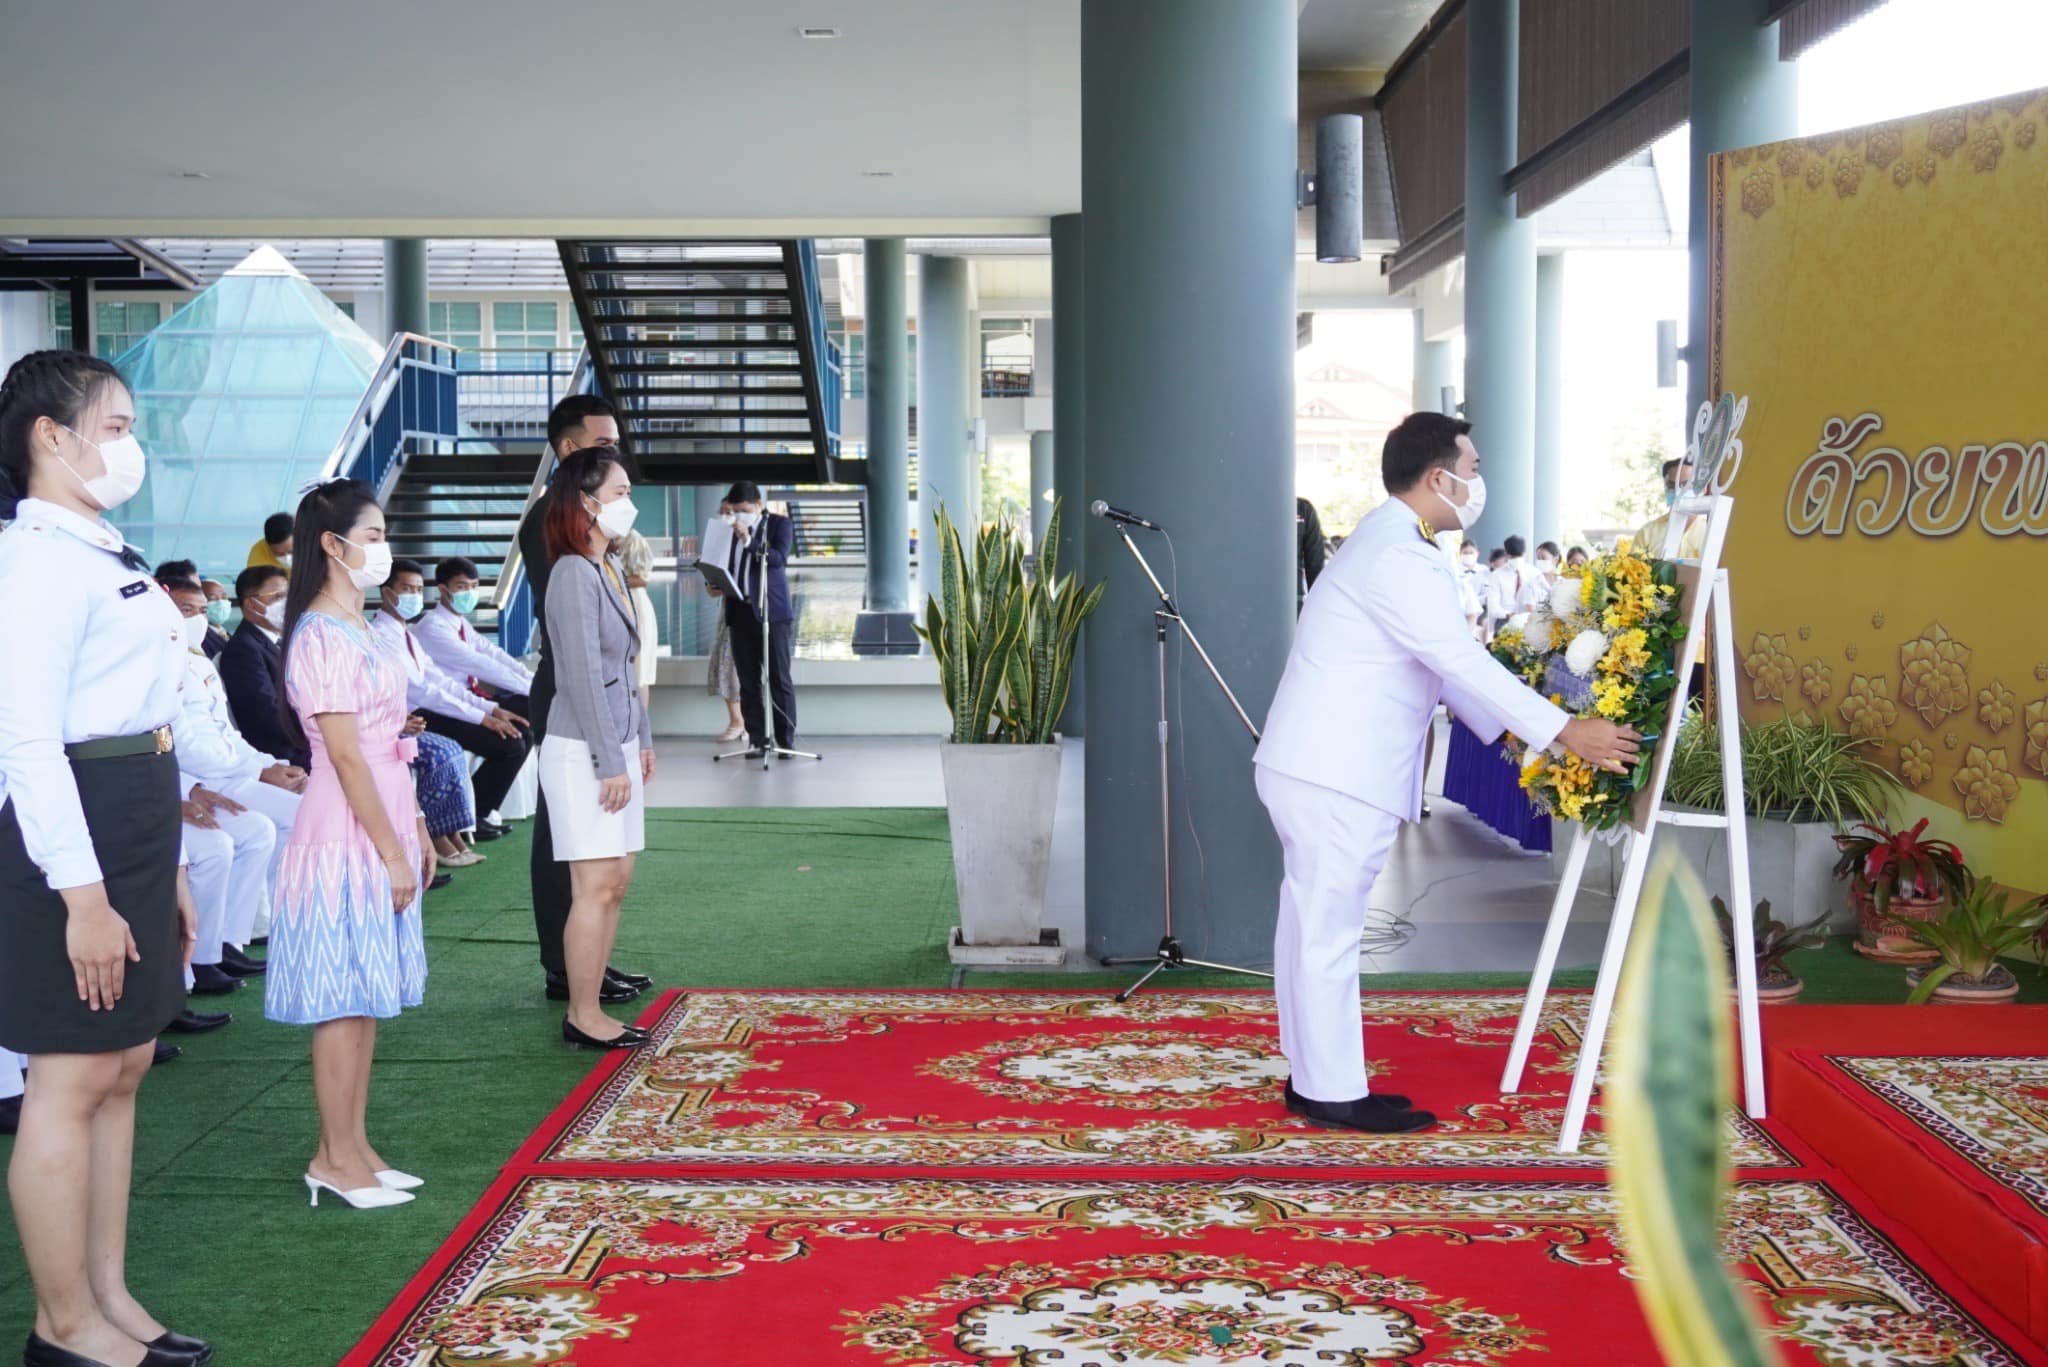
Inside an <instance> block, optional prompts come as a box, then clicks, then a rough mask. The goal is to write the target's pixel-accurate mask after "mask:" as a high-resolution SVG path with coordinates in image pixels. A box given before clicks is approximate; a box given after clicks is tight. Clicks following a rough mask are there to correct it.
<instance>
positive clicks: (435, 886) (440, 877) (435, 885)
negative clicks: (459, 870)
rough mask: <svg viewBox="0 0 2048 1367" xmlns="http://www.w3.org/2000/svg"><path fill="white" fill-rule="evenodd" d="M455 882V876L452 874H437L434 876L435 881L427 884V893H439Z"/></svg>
mask: <svg viewBox="0 0 2048 1367" xmlns="http://www.w3.org/2000/svg"><path fill="white" fill-rule="evenodd" d="M454 881H455V875H454V874H452V873H437V874H435V875H434V881H433V882H431V883H429V884H427V891H428V892H439V891H440V890H441V889H442V888H445V887H447V886H448V885H449V884H450V883H452V882H454Z"/></svg>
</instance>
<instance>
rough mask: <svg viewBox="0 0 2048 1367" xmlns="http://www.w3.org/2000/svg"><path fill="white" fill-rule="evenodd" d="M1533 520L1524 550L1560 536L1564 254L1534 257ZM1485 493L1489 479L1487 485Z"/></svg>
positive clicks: (1562, 449)
mask: <svg viewBox="0 0 2048 1367" xmlns="http://www.w3.org/2000/svg"><path fill="white" fill-rule="evenodd" d="M1535 430H1536V462H1535V476H1536V479H1535V485H1536V488H1535V494H1536V497H1535V516H1534V520H1533V521H1532V522H1531V524H1530V526H1531V531H1532V533H1533V534H1532V535H1531V536H1530V538H1529V548H1530V549H1531V550H1534V549H1535V548H1536V544H1537V543H1538V542H1541V541H1555V540H1557V539H1558V538H1559V537H1561V536H1563V535H1564V528H1563V523H1562V518H1561V516H1560V515H1559V512H1558V508H1559V506H1560V504H1561V502H1562V498H1563V494H1564V254H1563V253H1562V252H1549V253H1546V254H1545V255H1542V256H1539V257H1537V258H1536V429H1535ZM1487 483H1488V486H1489V489H1490V487H1491V484H1492V481H1491V480H1489V481H1488V482H1487Z"/></svg>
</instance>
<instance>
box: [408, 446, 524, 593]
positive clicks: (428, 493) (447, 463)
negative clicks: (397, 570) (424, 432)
mask: <svg viewBox="0 0 2048 1367" xmlns="http://www.w3.org/2000/svg"><path fill="white" fill-rule="evenodd" d="M539 459H540V452H539V450H538V449H528V450H519V451H477V452H473V453H471V452H450V453H446V454H434V455H418V456H413V457H412V458H411V459H409V460H408V461H406V463H405V467H404V468H403V469H402V470H401V471H400V472H399V475H398V482H397V483H396V484H395V485H393V486H392V490H391V494H390V497H389V498H388V499H387V500H386V501H385V504H384V525H385V536H384V539H385V540H386V541H388V542H389V543H390V544H391V553H392V554H393V555H395V556H398V557H400V558H402V559H412V560H417V561H419V562H420V564H421V565H423V566H424V567H425V569H426V572H427V582H428V583H429V584H431V583H432V582H433V580H434V566H435V564H436V563H437V562H439V561H441V560H444V559H446V558H448V557H449V556H455V555H460V556H466V557H468V558H469V559H471V560H474V561H475V562H476V571H477V579H478V581H479V590H480V592H479V594H478V603H479V606H478V608H477V611H476V615H475V617H474V618H473V619H472V620H473V621H474V623H475V625H476V627H477V629H478V630H480V631H496V630H497V627H498V612H497V598H496V595H495V592H494V590H495V589H496V587H497V583H498V579H499V576H500V575H501V574H502V572H503V570H504V567H505V558H506V555H507V554H508V551H509V548H510V546H511V545H512V542H513V540H514V538H515V537H517V535H518V533H519V518H520V515H521V514H522V513H523V512H524V511H525V509H526V497H527V491H528V489H529V488H530V487H531V486H532V483H533V467H534V463H535V462H536V461H537V460H539Z"/></svg>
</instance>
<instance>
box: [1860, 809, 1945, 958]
mask: <svg viewBox="0 0 2048 1367" xmlns="http://www.w3.org/2000/svg"><path fill="white" fill-rule="evenodd" d="M1835 846H1836V848H1837V849H1839V850H1840V851H1841V857H1840V858H1838V859H1837V860H1836V861H1835V877H1836V878H1838V879H1842V880H1844V881H1846V882H1847V883H1848V884H1849V904H1850V905H1851V906H1853V907H1854V908H1855V909H1856V932H1857V933H1856V952H1857V953H1858V954H1861V955H1863V956H1864V957H1865V958H1867V959H1877V960H1879V961H1881V962H1885V963H1907V964H1912V963H1932V962H1934V960H1935V959H1937V958H1939V957H1940V955H1939V954H1938V953H1937V952H1936V951H1935V950H1934V949H1932V948H1931V947H1929V946H1928V945H1926V944H1924V943H1923V942H1921V941H1920V939H1919V938H1918V937H1917V936H1916V935H1915V933H1914V927H1915V926H1918V925H1924V924H1926V923H1927V922H1929V921H1933V920H1937V919H1938V918H1939V917H1940V916H1941V913H1942V909H1943V908H1944V907H1946V906H1947V905H1948V904H1949V903H1950V902H1952V901H1953V900H1954V899H1955V898H1956V897H1958V896H1960V895H1961V893H1962V892H1963V890H1964V889H1965V888H1966V887H1968V886H1969V881H1970V874H1969V871H1968V870H1967V869H1966V868H1964V866H1963V852H1962V851H1961V850H1959V849H1957V848H1956V847H1955V845H1954V844H1953V843H1952V842H1950V841H1947V840H1934V839H1929V838H1928V836H1927V820H1926V818H1924V817H1923V818H1921V819H1920V820H1919V821H1916V822H1914V823H1913V825H1912V826H1911V827H1910V828H1909V829H1906V830H1893V829H1892V828H1891V827H1889V826H1887V825H1885V824H1884V823H1883V822H1881V821H1878V822H1872V821H1866V822H1863V823H1862V824H1860V825H1858V826H1857V827H1855V828H1854V829H1853V830H1851V831H1849V832H1848V833H1847V834H1845V835H1838V836H1836V837H1835Z"/></svg>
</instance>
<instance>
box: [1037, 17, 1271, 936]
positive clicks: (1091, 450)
mask: <svg viewBox="0 0 2048 1367" xmlns="http://www.w3.org/2000/svg"><path fill="white" fill-rule="evenodd" d="M1296 11H1297V6H1296V2H1295V0H1082V5H1081V202H1082V204H1083V205H1084V206H1085V208H1086V217H1085V219H1084V220H1083V222H1082V225H1081V232H1082V241H1083V252H1084V256H1085V260H1086V267H1085V269H1086V273H1087V290H1086V298H1085V301H1084V304H1083V319H1084V321H1083V327H1084V328H1085V331H1086V337H1085V340H1084V341H1083V343H1082V359H1083V364H1084V366H1085V368H1086V372H1087V408H1086V418H1085V431H1086V434H1087V452H1086V470H1087V472H1086V479H1085V483H1086V493H1087V496H1088V498H1089V499H1096V498H1100V499H1105V500H1107V501H1108V502H1110V503H1112V504H1116V505H1118V506H1121V507H1124V508H1129V509H1131V510H1133V511H1136V512H1138V513H1141V514H1143V515H1145V516H1147V517H1150V518H1152V519H1154V520H1156V521H1158V522H1159V523H1161V524H1162V525H1164V526H1165V527H1167V528H1168V529H1169V530H1170V531H1171V532H1172V534H1173V540H1174V544H1175V545H1176V546H1177V547H1178V550H1179V566H1178V570H1179V573H1178V580H1179V589H1178V601H1179V604H1180V606H1181V608H1182V609H1183V610H1184V611H1185V612H1186V613H1187V614H1188V618H1189V620H1190V621H1191V622H1192V623H1193V625H1194V627H1195V629H1196V630H1197V631H1198V632H1199V633H1200V634H1201V637H1202V641H1203V643H1204V644H1205V645H1206V646H1207V647H1208V649H1209V652H1210V654H1211V655H1212V656H1213V657H1214V658H1215V661H1216V665H1217V667H1218V669H1219V670H1220V671H1221V673H1222V674H1223V677H1224V678H1226V679H1228V680H1229V681H1230V683H1231V685H1232V687H1233V688H1235V689H1236V690H1237V692H1238V695H1239V697H1240V698H1241V699H1242V700H1243V702H1244V706H1245V709H1246V710H1247V711H1248V712H1249V713H1250V714H1251V716H1252V718H1253V719H1254V720H1255V721H1263V720H1264V718H1265V715H1266V709H1267V706H1268V704H1269V703H1270V702H1271V701H1272V697H1273V690H1274V688H1275V686H1276V685H1277V684H1278V682H1279V678H1280V673H1281V670H1282V668H1283V667H1284V666H1285V664H1286V659H1287V650H1288V646H1289V644H1290V642H1291V640H1292V635H1293V626H1294V573H1295V570H1294V554H1295V537H1294V474H1293V470H1294V258H1295V242H1294V224H1295V216H1294V183H1295V115H1296V107H1295V24H1296ZM1054 231H1055V233H1056V234H1057V233H1058V231H1059V226H1058V224H1057V223H1056V224H1055V225H1054ZM1057 244H1058V238H1057V237H1055V248H1054V250H1055V252H1057V250H1058V245H1057ZM1055 262H1056V265H1055V269H1056V270H1057V257H1055ZM1057 288H1058V281H1057V280H1056V281H1055V289H1056V290H1057ZM1055 307H1057V300H1056V301H1055ZM1071 331H1072V329H1071V328H1070V327H1069V326H1068V325H1067V324H1066V323H1065V322H1062V323H1061V325H1060V338H1064V337H1066V336H1068V335H1070V334H1071ZM1060 338H1056V339H1055V344H1056V345H1057V344H1059V341H1060ZM1063 383H1064V381H1062V384H1063ZM1059 441H1060V445H1061V446H1064V445H1065V437H1064V435H1063V434H1062V435H1061V436H1060V438H1059ZM1087 527H1088V550H1087V558H1088V573H1089V577H1090V578H1091V579H1094V578H1100V579H1104V580H1106V581H1107V582H1108V586H1109V587H1108V591H1107V593H1106V594H1105V596H1104V598H1103V602H1102V607H1101V610H1100V611H1099V612H1098V613H1097V614H1096V616H1095V619H1094V621H1093V622H1092V623H1091V624H1090V626H1089V632H1088V666H1087V675H1088V743H1087V752H1088V764H1087V780H1086V784H1087V795H1088V799H1087V804H1088V805H1087V817H1086V825H1087V851H1088V867H1087V929H1088V950H1089V952H1090V953H1091V954H1093V955H1096V956H1097V957H1100V956H1103V955H1134V954H1135V955H1149V954H1151V953H1152V952H1153V951H1154V949H1155V948H1156V946H1157V945H1158V942H1159V936H1160V931H1161V923H1160V882H1161V874H1162V872H1163V870H1162V868H1161V863H1160V861H1161V851H1160V829H1159V782H1160V775H1159V742H1158V684H1157V682H1156V672H1157V665H1156V663H1155V661H1156V653H1155V650H1156V648H1155V646H1154V643H1153V642H1154V636H1153V619H1152V609H1153V607H1154V605H1155V603H1156V601H1157V600H1156V599H1155V598H1154V596H1153V594H1152V591H1151V589H1150V588H1149V586H1148V585H1147V584H1146V583H1145V581H1144V579H1143V578H1142V577H1141V575H1140V573H1139V571H1138V567H1137V566H1136V564H1135V563H1133V561H1132V560H1131V558H1130V556H1129V555H1128V553H1127V552H1126V551H1125V550H1124V548H1123V546H1122V545H1121V544H1120V543H1119V542H1118V541H1117V539H1116V537H1115V536H1114V534H1113V533H1112V531H1111V528H1110V526H1109V524H1108V523H1105V522H1103V521H1101V520H1099V519H1095V518H1089V519H1087ZM1136 535H1137V536H1138V537H1139V538H1140V539H1141V543H1142V546H1143V548H1144V550H1145V551H1146V553H1147V555H1148V556H1150V557H1151V558H1152V560H1153V563H1154V565H1155V566H1156V568H1157V570H1158V573H1159V574H1160V576H1161V578H1162V579H1164V578H1166V577H1167V575H1168V573H1169V571H1170V570H1171V569H1172V568H1173V564H1172V561H1171V559H1170V558H1169V556H1168V555H1167V547H1166V543H1165V542H1164V541H1163V540H1162V539H1161V538H1160V537H1159V536H1157V535H1155V534H1152V533H1146V532H1140V533H1137V534H1136ZM1169 644H1170V649H1171V655H1170V656H1169V665H1170V668H1171V670H1172V671H1173V674H1172V677H1170V678H1169V681H1168V688H1167V694H1168V702H1169V706H1170V707H1171V708H1173V709H1174V710H1173V713H1172V721H1171V725H1172V734H1173V764H1172V774H1173V777H1172V796H1173V802H1174V824H1173V834H1172V846H1173V853H1172V860H1173V865H1172V871H1173V888H1174V895H1175V910H1176V921H1175V929H1176V931H1177V933H1178V935H1179V936H1180V938H1181V940H1182V941H1183V943H1184V945H1185V947H1186V949H1187V952H1188V953H1189V954H1190V955H1194V956H1197V957H1204V958H1211V959H1217V960H1221V961H1223V962H1226V963H1235V964H1243V965H1267V964H1270V963H1271V962H1272V957H1273V923H1274V919H1275V915H1276V911H1277V902H1278V894H1279V888H1280V849H1279V842H1278V841H1277V840H1276V839H1275V838H1274V836H1273V828H1272V825H1271V823H1270V822H1269V821H1268V820H1267V817H1266V812H1265V809H1264V807H1262V806H1261V805H1260V803H1259V800H1258V796H1257V794H1256V792H1255V791H1254V789H1253V785H1252V762H1251V759H1252V749H1253V745H1252V740H1251V738H1250V737H1249V736H1248V735H1247V734H1246V733H1245V731H1244V728H1243V727H1242V726H1241V725H1240V724H1239V723H1238V721H1237V718H1236V717H1235V715H1233V714H1232V712H1231V711H1230V709H1229V705H1228V704H1227V703H1226V702H1225V701H1224V699H1223V697H1222V695H1221V693H1220V692H1219V691H1218V690H1217V688H1216V687H1215V685H1214V684H1213V683H1212V682H1211V680H1210V679H1209V677H1208V674H1207V672H1206V671H1205V670H1204V669H1203V667H1202V664H1201V662H1200V661H1199V660H1198V659H1196V658H1195V656H1194V654H1193V652H1192V651H1183V649H1182V647H1181V646H1180V645H1179V643H1178V641H1177V640H1175V641H1172V642H1170V643H1169ZM1176 679H1177V680H1178V682H1175V680H1176Z"/></svg>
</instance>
